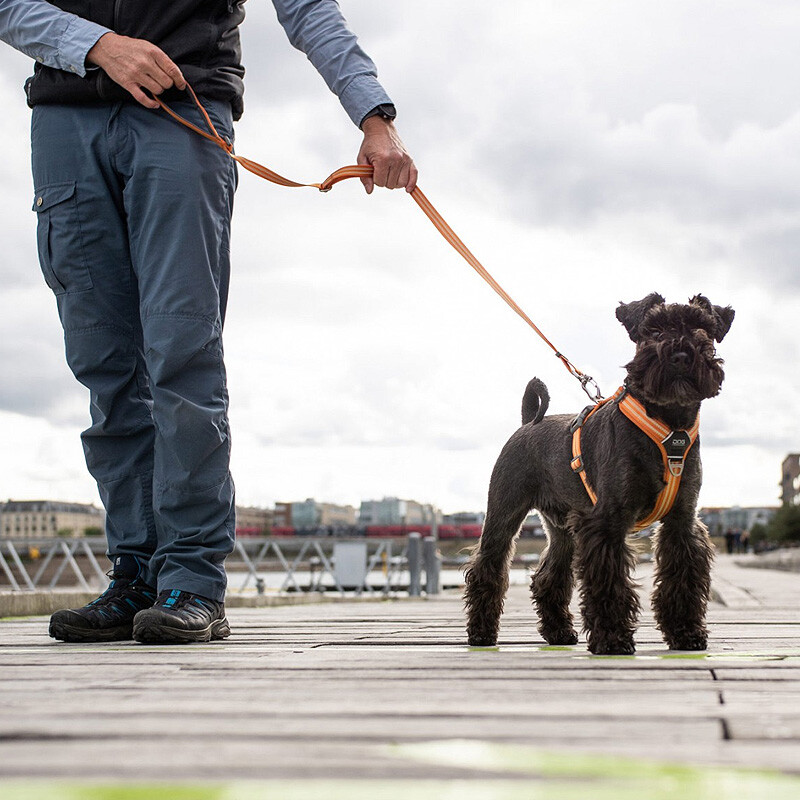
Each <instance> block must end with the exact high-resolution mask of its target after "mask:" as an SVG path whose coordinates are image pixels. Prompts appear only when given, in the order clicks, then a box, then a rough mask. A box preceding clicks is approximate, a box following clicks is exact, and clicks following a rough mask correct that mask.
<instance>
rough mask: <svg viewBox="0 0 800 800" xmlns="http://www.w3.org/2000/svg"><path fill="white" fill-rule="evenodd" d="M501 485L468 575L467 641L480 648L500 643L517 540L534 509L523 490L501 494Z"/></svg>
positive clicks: (492, 491) (492, 496)
mask: <svg viewBox="0 0 800 800" xmlns="http://www.w3.org/2000/svg"><path fill="white" fill-rule="evenodd" d="M498 483H499V481H496V480H495V478H494V477H493V479H492V484H491V486H490V487H489V504H488V509H487V512H486V521H485V523H484V525H483V532H482V533H481V538H480V541H479V542H478V545H477V547H476V548H475V550H474V552H473V554H472V557H471V558H470V561H469V564H468V565H467V568H466V572H465V574H466V582H467V587H466V590H465V591H464V603H465V606H466V610H467V640H468V642H469V643H470V644H471V645H474V646H479V647H490V646H493V645H495V644H496V643H497V632H498V630H499V629H500V615H501V614H502V613H503V602H504V601H505V596H506V591H507V590H508V570H509V567H510V565H511V558H512V557H513V555H514V540H515V539H516V536H517V534H518V533H519V530H520V528H521V527H522V523H523V522H524V521H525V516H526V515H527V513H528V511H529V510H530V508H531V505H530V497H529V496H528V495H527V493H525V494H524V496H523V492H522V491H521V487H516V491H515V490H514V489H513V488H512V487H508V486H504V487H503V488H502V490H501V489H500V487H499V486H498V485H497V484H498Z"/></svg>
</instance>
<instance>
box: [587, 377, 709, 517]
mask: <svg viewBox="0 0 800 800" xmlns="http://www.w3.org/2000/svg"><path fill="white" fill-rule="evenodd" d="M610 402H614V403H616V405H617V408H619V410H620V411H621V412H622V413H623V414H624V415H625V416H626V417H627V418H628V419H629V420H630V421H631V422H632V423H633V424H634V425H635V426H636V427H637V428H639V430H640V431H642V432H643V433H645V434H646V435H647V436H648V437H649V438H650V439H652V441H653V442H655V444H656V446H657V447H658V449H659V451H660V452H661V460H662V461H663V463H664V483H665V484H666V486H665V487H664V488H663V489H662V490H661V491H660V492H659V494H658V497H657V498H656V504H655V506H654V507H653V510H652V511H651V512H650V513H649V514H648V515H647V516H646V517H645V518H644V519H641V520H639V522H637V523H636V525H635V526H634V528H633V530H634V531H641V530H644V529H645V528H648V527H649V526H650V525H652V524H653V523H654V522H657V521H658V520H660V519H662V518H663V517H665V516H666V515H667V514H668V513H669V510H670V509H671V508H672V504H673V503H674V502H675V498H676V497H677V495H678V489H679V488H680V485H681V476H682V475H683V465H684V461H685V459H686V455H687V454H688V452H689V450H690V448H691V446H692V445H693V444H694V443H695V441H696V440H697V431H698V429H699V427H700V415H699V414H698V415H697V417H695V420H694V423H693V425H692V427H691V428H689V430H688V431H680V430H679V431H673V430H670V429H669V428H668V427H667V426H666V425H665V424H664V423H663V422H661V421H660V420H657V419H653V418H652V417H650V416H648V414H647V411H646V410H645V407H644V406H643V405H642V404H641V403H640V402H639V401H638V400H636V399H635V398H633V397H631V396H630V395H629V394H628V393H627V390H626V389H625V387H624V386H620V388H619V389H617V391H616V392H614V394H613V395H612V396H611V397H609V398H607V399H606V400H601V401H600V402H599V403H596V404H595V405H593V406H587V407H586V408H585V409H584V410H583V411H582V412H581V413H580V414H579V415H578V416H577V417H576V418H575V421H574V422H573V423H572V428H571V430H572V461H571V466H572V469H573V471H574V472H577V473H578V474H579V475H580V476H581V480H582V481H583V485H584V486H585V487H586V491H587V493H588V494H589V497H590V498H591V500H592V503H593V504H595V503H597V495H596V494H595V493H594V490H593V489H592V487H591V486H590V485H589V479H588V477H587V476H586V468H585V465H584V463H583V456H582V455H581V428H582V427H583V425H584V423H585V422H586V420H588V419H589V417H591V416H592V414H594V412H595V411H597V409H598V408H600V406H603V405H605V404H606V403H610Z"/></svg>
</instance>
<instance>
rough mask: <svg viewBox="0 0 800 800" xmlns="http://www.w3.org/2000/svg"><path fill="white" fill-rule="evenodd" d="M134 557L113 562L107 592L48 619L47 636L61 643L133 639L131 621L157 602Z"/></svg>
mask: <svg viewBox="0 0 800 800" xmlns="http://www.w3.org/2000/svg"><path fill="white" fill-rule="evenodd" d="M141 573H142V565H141V563H140V562H139V560H138V559H137V558H136V557H135V556H130V555H122V556H117V558H116V559H115V560H114V567H113V570H112V571H111V573H110V577H111V579H112V580H111V583H110V584H109V586H108V589H106V590H105V592H103V594H101V595H100V597H98V598H97V599H96V600H92V602H91V603H88V604H87V605H85V606H84V607H83V608H75V609H63V610H62V611H56V613H55V614H53V616H52V617H50V635H51V636H52V637H53V638H54V639H59V640H60V641H62V642H116V641H122V640H124V639H132V638H133V618H134V617H135V616H136V614H137V613H138V612H139V611H141V610H142V609H145V608H150V606H152V605H153V603H155V601H156V590H155V589H154V588H153V587H152V586H148V585H147V584H146V583H145V582H144V581H143V580H142V578H141Z"/></svg>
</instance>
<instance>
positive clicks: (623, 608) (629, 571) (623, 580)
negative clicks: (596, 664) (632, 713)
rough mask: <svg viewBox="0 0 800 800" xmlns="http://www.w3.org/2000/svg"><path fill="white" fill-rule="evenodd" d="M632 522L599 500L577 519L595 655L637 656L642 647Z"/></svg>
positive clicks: (586, 621)
mask: <svg viewBox="0 0 800 800" xmlns="http://www.w3.org/2000/svg"><path fill="white" fill-rule="evenodd" d="M632 524H633V520H629V519H627V518H626V517H624V515H620V514H618V513H614V514H609V513H607V511H606V513H603V509H602V508H601V507H600V506H599V505H598V506H595V507H594V509H593V510H592V511H590V512H589V513H588V514H586V515H581V518H580V519H579V520H576V521H575V522H574V523H573V529H574V530H575V536H576V544H577V566H578V577H579V580H580V596H581V612H582V614H583V627H584V630H585V631H586V634H587V642H588V645H589V650H590V651H591V652H592V653H594V654H595V655H631V654H632V653H633V652H634V651H635V649H636V647H635V645H634V642H633V634H634V632H635V631H636V620H637V618H638V615H639V598H638V595H637V594H636V585H635V583H634V581H633V570H634V567H635V565H636V560H635V556H634V553H633V550H632V549H631V547H630V545H629V544H628V540H627V535H628V531H629V530H630V528H631V527H632Z"/></svg>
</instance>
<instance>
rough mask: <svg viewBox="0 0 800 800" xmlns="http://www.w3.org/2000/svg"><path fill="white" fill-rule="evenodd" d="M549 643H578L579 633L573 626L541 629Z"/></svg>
mask: <svg viewBox="0 0 800 800" xmlns="http://www.w3.org/2000/svg"><path fill="white" fill-rule="evenodd" d="M540 633H541V634H542V638H543V639H544V640H545V641H546V642H547V644H552V645H557V644H561V645H564V644H577V643H578V634H577V633H576V632H575V631H574V630H573V629H572V628H558V629H557V630H554V631H540Z"/></svg>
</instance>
